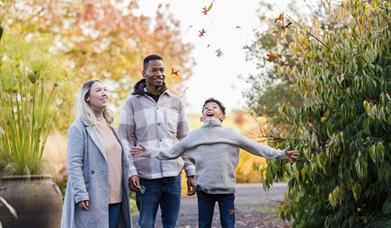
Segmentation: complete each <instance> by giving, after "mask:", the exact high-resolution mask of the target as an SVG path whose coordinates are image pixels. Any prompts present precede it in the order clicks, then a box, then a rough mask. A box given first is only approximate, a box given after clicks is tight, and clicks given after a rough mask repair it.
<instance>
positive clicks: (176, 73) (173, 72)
mask: <svg viewBox="0 0 391 228" xmlns="http://www.w3.org/2000/svg"><path fill="white" fill-rule="evenodd" d="M179 71H180V70H175V69H174V68H173V67H171V75H176V76H177V77H179Z"/></svg>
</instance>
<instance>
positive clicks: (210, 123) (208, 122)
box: [202, 118, 222, 127]
mask: <svg viewBox="0 0 391 228" xmlns="http://www.w3.org/2000/svg"><path fill="white" fill-rule="evenodd" d="M203 123H204V124H203V126H202V127H221V126H222V125H221V121H220V120H219V119H217V118H211V119H205V120H204V121H203Z"/></svg>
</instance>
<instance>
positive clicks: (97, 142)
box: [82, 120, 107, 160]
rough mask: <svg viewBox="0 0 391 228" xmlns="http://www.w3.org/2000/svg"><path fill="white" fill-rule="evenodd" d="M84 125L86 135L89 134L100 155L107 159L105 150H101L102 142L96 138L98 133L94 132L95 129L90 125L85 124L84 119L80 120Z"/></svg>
mask: <svg viewBox="0 0 391 228" xmlns="http://www.w3.org/2000/svg"><path fill="white" fill-rule="evenodd" d="M82 122H83V124H84V126H85V127H86V130H87V133H88V135H89V136H90V138H91V140H92V141H93V142H94V144H95V145H96V147H97V148H98V150H99V152H100V153H101V154H102V156H103V157H104V158H105V160H107V157H106V153H105V151H104V150H103V146H102V144H101V143H100V140H99V138H98V135H97V134H96V131H95V130H94V129H93V128H92V127H90V126H87V125H86V124H85V123H84V121H83V120H82Z"/></svg>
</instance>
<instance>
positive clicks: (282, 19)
mask: <svg viewBox="0 0 391 228" xmlns="http://www.w3.org/2000/svg"><path fill="white" fill-rule="evenodd" d="M277 21H284V13H281V14H280V15H279V16H278V17H277V18H275V19H274V23H276V22H277Z"/></svg>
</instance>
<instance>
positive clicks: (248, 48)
mask: <svg viewBox="0 0 391 228" xmlns="http://www.w3.org/2000/svg"><path fill="white" fill-rule="evenodd" d="M242 48H243V49H247V50H249V51H252V49H251V48H250V46H248V45H247V44H246V45H244V46H243V47H242Z"/></svg>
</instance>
